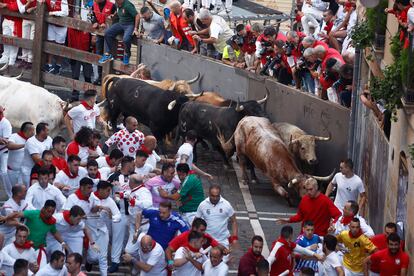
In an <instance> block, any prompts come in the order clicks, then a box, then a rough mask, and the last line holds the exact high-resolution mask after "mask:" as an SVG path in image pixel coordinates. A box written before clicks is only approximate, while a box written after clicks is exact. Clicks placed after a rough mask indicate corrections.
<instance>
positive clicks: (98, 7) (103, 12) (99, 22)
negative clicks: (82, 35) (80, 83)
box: [92, 0, 116, 85]
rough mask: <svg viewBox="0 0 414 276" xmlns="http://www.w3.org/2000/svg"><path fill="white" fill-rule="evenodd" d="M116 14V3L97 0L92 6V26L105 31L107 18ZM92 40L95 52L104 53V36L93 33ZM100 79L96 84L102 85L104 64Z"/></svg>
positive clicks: (99, 68)
mask: <svg viewBox="0 0 414 276" xmlns="http://www.w3.org/2000/svg"><path fill="white" fill-rule="evenodd" d="M115 14H116V7H115V5H114V4H113V3H112V2H111V1H109V0H95V1H93V6H92V24H93V25H92V27H93V28H94V29H95V30H100V31H104V30H105V29H106V28H107V27H108V26H107V24H106V20H107V19H108V18H112V17H113V16H114V15H115ZM92 41H94V42H95V53H96V54H98V55H102V54H103V52H104V37H103V36H100V35H92ZM98 76H99V77H98V79H97V80H96V81H95V83H94V84H96V85H100V84H101V78H102V66H98Z"/></svg>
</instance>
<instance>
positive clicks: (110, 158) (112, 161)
mask: <svg viewBox="0 0 414 276" xmlns="http://www.w3.org/2000/svg"><path fill="white" fill-rule="evenodd" d="M123 157H124V154H123V153H122V151H120V150H119V149H113V150H112V151H111V153H110V154H109V155H105V156H101V157H98V158H97V159H96V162H98V168H99V169H101V168H104V167H107V168H115V169H117V168H118V166H119V164H121V160H122V158H123Z"/></svg>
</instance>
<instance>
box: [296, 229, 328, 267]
mask: <svg viewBox="0 0 414 276" xmlns="http://www.w3.org/2000/svg"><path fill="white" fill-rule="evenodd" d="M321 242H322V241H321V238H320V237H319V236H318V235H316V234H313V237H312V238H311V239H308V238H307V237H305V236H304V235H300V236H299V237H298V238H297V240H296V244H298V245H300V246H302V247H309V246H311V245H313V244H318V243H321ZM313 251H314V252H316V250H313ZM304 267H309V268H312V269H313V271H315V272H318V261H316V260H315V261H314V260H305V259H300V258H298V259H296V264H295V272H300V271H301V270H302V268H304Z"/></svg>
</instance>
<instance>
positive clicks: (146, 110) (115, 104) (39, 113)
mask: <svg viewBox="0 0 414 276" xmlns="http://www.w3.org/2000/svg"><path fill="white" fill-rule="evenodd" d="M198 78H199V75H198V76H197V77H196V78H195V79H193V80H191V81H183V80H181V81H172V80H164V81H161V82H157V81H143V80H138V79H134V78H131V77H129V76H120V75H108V76H106V77H105V78H104V81H103V85H102V96H103V97H104V99H103V101H102V102H101V103H99V106H100V108H101V116H102V118H103V119H105V120H106V121H107V122H109V124H108V125H112V126H116V125H117V124H116V122H117V119H118V117H119V116H120V115H121V114H122V115H123V116H134V117H136V118H137V119H138V121H139V122H141V123H143V124H145V125H146V126H148V127H149V129H150V130H151V132H152V133H153V134H154V135H155V136H156V137H157V138H158V139H159V141H162V139H163V138H164V137H165V135H167V134H169V133H170V132H172V131H173V130H175V129H176V133H177V137H183V136H184V135H185V133H186V132H187V131H188V130H194V131H196V133H197V135H198V136H199V138H200V140H201V139H202V140H205V141H208V142H209V143H210V144H211V146H212V147H213V148H214V149H215V150H217V151H218V152H220V154H221V155H222V156H223V160H224V162H225V164H226V165H228V160H229V158H230V157H231V156H232V155H233V154H234V152H235V151H236V153H237V157H238V159H239V162H240V166H241V168H242V170H243V177H244V180H245V181H248V177H247V173H246V169H248V168H249V169H250V171H251V180H252V181H255V180H256V176H255V173H254V167H256V168H258V169H260V170H261V171H263V172H264V174H265V175H266V176H267V177H269V178H270V179H271V182H272V184H273V188H274V190H275V191H276V192H277V193H278V194H280V195H282V196H284V197H286V198H287V199H290V198H292V197H293V196H296V195H302V194H303V193H304V189H303V186H304V185H303V184H304V181H305V180H306V179H307V178H309V177H314V178H316V179H317V180H321V181H326V180H328V179H329V178H330V177H332V176H333V174H331V175H330V176H327V177H316V176H312V175H310V174H306V173H305V172H307V173H311V172H312V170H309V168H312V167H313V166H314V165H315V164H316V163H317V158H316V153H315V141H327V140H330V136H329V137H319V136H313V135H308V134H306V133H305V132H304V131H303V130H301V129H299V128H298V127H296V126H294V125H291V124H287V123H274V124H272V123H271V122H270V120H269V118H268V116H267V114H266V112H265V111H264V108H263V106H262V105H263V104H264V103H265V102H266V101H267V100H268V98H269V91H267V93H266V95H265V97H264V98H263V99H261V100H258V101H255V100H250V101H245V102H240V101H232V100H228V99H224V98H223V97H221V96H220V95H219V94H217V93H215V92H203V93H200V94H194V93H193V92H192V90H191V87H190V84H191V83H192V82H195V81H197V80H198ZM0 103H1V104H2V105H3V107H5V108H6V112H5V113H6V117H7V118H8V119H9V121H10V122H11V124H12V125H13V127H16V128H19V127H20V125H21V124H22V123H23V122H25V121H31V122H33V123H35V124H37V123H39V122H47V123H48V124H49V128H50V134H51V135H52V136H53V135H57V134H58V133H59V132H60V131H61V128H62V126H63V117H64V114H65V112H67V110H68V109H69V108H70V105H69V104H68V103H67V102H65V101H63V100H61V99H60V98H59V97H58V96H57V95H55V94H52V93H50V92H48V91H47V90H46V89H44V88H41V87H38V86H35V85H32V84H30V83H27V82H23V81H19V80H17V79H14V78H6V77H1V76H0ZM289 202H290V201H289Z"/></svg>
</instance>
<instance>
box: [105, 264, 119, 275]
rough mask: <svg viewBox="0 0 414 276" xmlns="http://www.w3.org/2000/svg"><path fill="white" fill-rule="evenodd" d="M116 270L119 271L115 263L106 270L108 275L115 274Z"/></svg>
mask: <svg viewBox="0 0 414 276" xmlns="http://www.w3.org/2000/svg"><path fill="white" fill-rule="evenodd" d="M118 269H119V264H117V263H112V264H111V267H110V268H108V273H115V272H117V271H118Z"/></svg>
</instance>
